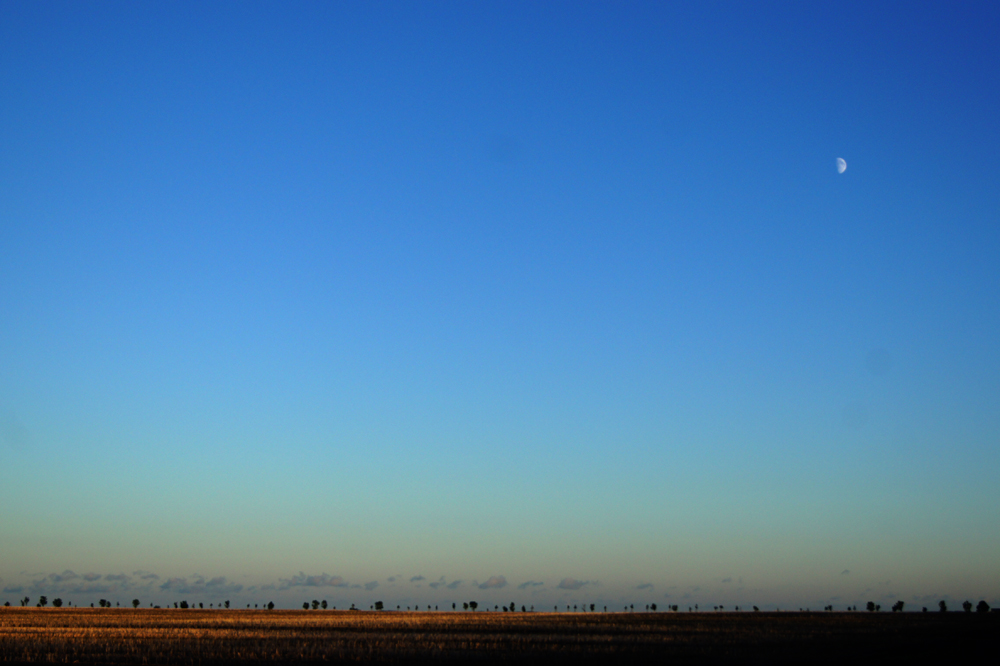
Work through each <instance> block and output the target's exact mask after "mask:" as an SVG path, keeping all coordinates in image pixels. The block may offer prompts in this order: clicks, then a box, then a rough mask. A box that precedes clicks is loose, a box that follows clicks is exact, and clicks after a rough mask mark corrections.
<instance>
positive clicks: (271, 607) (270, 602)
mask: <svg viewBox="0 0 1000 666" xmlns="http://www.w3.org/2000/svg"><path fill="white" fill-rule="evenodd" d="M267 610H274V602H273V601H268V602H267Z"/></svg>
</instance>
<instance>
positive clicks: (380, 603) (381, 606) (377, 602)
mask: <svg viewBox="0 0 1000 666" xmlns="http://www.w3.org/2000/svg"><path fill="white" fill-rule="evenodd" d="M383 608H385V605H384V604H383V603H382V602H381V601H376V602H375V610H378V611H380V610H382V609H383Z"/></svg>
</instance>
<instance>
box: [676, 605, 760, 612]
mask: <svg viewBox="0 0 1000 666" xmlns="http://www.w3.org/2000/svg"><path fill="white" fill-rule="evenodd" d="M674 610H677V609H676V608H674ZM753 610H754V612H755V613H759V612H760V609H759V608H757V607H756V606H754V607H753Z"/></svg>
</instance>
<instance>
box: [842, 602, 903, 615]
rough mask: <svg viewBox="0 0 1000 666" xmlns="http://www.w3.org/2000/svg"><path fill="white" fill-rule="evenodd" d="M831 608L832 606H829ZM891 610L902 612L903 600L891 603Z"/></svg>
mask: <svg viewBox="0 0 1000 666" xmlns="http://www.w3.org/2000/svg"><path fill="white" fill-rule="evenodd" d="M831 608H832V606H831ZM892 612H893V613H902V612H903V602H902V600H900V601H897V602H896V603H894V604H893V605H892Z"/></svg>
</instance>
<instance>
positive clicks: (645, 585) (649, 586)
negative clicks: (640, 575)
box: [635, 583, 653, 590]
mask: <svg viewBox="0 0 1000 666" xmlns="http://www.w3.org/2000/svg"><path fill="white" fill-rule="evenodd" d="M635 589H637V590H652V589H653V584H652V583H643V584H642V585H636V586H635Z"/></svg>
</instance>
